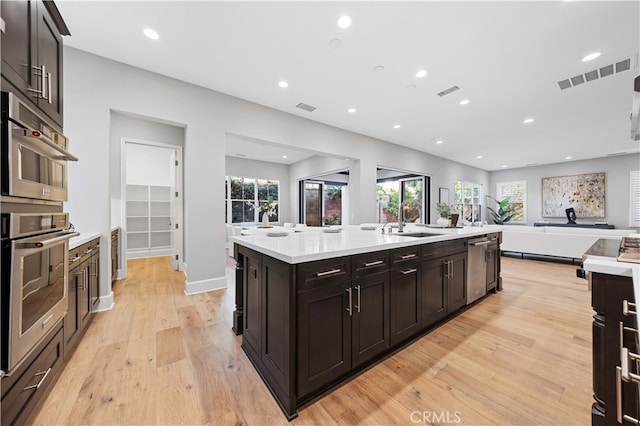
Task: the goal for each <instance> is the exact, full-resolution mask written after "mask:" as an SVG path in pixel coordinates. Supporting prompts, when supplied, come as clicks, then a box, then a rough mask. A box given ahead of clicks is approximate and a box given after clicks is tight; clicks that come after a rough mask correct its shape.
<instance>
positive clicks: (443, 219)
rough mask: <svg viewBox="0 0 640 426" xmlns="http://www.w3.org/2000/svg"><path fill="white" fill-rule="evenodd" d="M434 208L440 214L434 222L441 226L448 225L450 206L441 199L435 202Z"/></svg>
mask: <svg viewBox="0 0 640 426" xmlns="http://www.w3.org/2000/svg"><path fill="white" fill-rule="evenodd" d="M436 210H438V215H439V216H440V217H439V218H438V220H437V221H436V223H437V224H438V225H441V226H449V216H451V207H449V205H448V204H447V203H443V202H442V201H440V202H438V203H436Z"/></svg>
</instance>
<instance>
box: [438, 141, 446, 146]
mask: <svg viewBox="0 0 640 426" xmlns="http://www.w3.org/2000/svg"><path fill="white" fill-rule="evenodd" d="M436 143H437V144H438V145H440V144H441V143H444V141H436Z"/></svg>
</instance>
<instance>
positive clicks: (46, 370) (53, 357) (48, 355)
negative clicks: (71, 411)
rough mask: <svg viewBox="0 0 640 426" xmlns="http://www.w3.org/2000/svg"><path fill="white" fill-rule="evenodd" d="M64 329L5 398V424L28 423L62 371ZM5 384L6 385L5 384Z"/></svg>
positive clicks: (3, 414)
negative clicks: (29, 417)
mask: <svg viewBox="0 0 640 426" xmlns="http://www.w3.org/2000/svg"><path fill="white" fill-rule="evenodd" d="M62 341H63V338H62V328H60V329H59V330H58V332H57V333H56V334H55V336H54V337H53V339H51V341H49V343H48V344H46V346H44V348H43V349H41V352H40V353H39V354H38V355H37V357H36V358H35V359H34V360H33V362H32V363H31V365H29V367H27V369H26V370H25V372H24V373H23V374H22V375H21V376H20V378H19V379H17V380H16V381H15V383H14V384H13V386H12V387H11V389H10V390H9V391H8V392H7V393H6V394H5V396H4V397H3V398H2V423H3V424H5V425H10V424H14V423H24V420H26V418H27V416H29V414H31V412H33V409H34V407H35V405H36V404H37V402H38V401H39V400H40V399H41V398H42V396H43V395H44V394H46V392H47V391H48V390H49V388H50V387H51V385H52V384H53V382H54V381H55V378H56V376H57V375H58V374H59V372H60V369H61V368H62V362H63V352H62V347H63V345H62ZM3 385H4V383H3Z"/></svg>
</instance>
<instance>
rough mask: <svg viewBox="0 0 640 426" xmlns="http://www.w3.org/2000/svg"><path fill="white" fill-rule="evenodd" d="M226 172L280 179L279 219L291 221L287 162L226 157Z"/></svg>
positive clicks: (280, 221)
mask: <svg viewBox="0 0 640 426" xmlns="http://www.w3.org/2000/svg"><path fill="white" fill-rule="evenodd" d="M225 165H226V168H225V173H226V175H227V176H244V177H249V178H258V179H275V180H278V181H280V189H279V193H278V206H279V211H278V213H279V217H278V219H279V221H278V223H284V222H291V220H290V218H291V211H290V209H289V203H290V199H291V191H290V188H291V187H290V185H289V166H288V165H287V164H278V163H270V162H267V161H256V160H249V159H246V158H238V157H232V156H227V157H226V164H225Z"/></svg>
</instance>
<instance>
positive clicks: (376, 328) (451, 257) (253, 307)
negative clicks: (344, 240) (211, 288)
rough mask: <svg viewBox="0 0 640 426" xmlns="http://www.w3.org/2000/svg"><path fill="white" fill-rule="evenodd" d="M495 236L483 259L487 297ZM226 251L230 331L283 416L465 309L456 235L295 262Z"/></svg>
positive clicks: (463, 252)
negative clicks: (229, 257)
mask: <svg viewBox="0 0 640 426" xmlns="http://www.w3.org/2000/svg"><path fill="white" fill-rule="evenodd" d="M500 235H501V234H500V233H494V234H489V237H491V238H493V239H492V242H493V244H494V250H495V251H493V252H492V254H491V255H490V256H489V255H487V258H486V261H487V270H488V271H489V269H491V270H492V272H491V273H489V272H487V278H488V280H487V288H488V290H489V291H493V292H496V291H498V290H499V289H501V286H500V284H499V281H500V256H499V253H500V251H499V244H500ZM234 253H235V259H236V261H237V266H236V283H237V285H236V311H235V312H234V331H235V332H236V333H237V334H242V335H243V339H242V348H243V350H244V351H245V353H246V354H247V356H248V357H249V359H250V360H251V362H252V363H253V365H254V367H255V368H256V370H257V371H258V373H259V374H260V376H261V377H262V379H263V381H264V382H265V383H266V385H267V387H268V388H269V390H270V391H271V393H272V394H273V396H274V397H275V399H276V401H277V402H278V404H279V405H280V407H281V409H282V410H283V412H284V414H285V416H286V417H287V418H288V419H293V418H295V417H296V416H297V410H298V408H300V407H301V406H303V405H304V404H307V403H309V402H311V401H312V400H314V399H315V398H317V397H319V396H320V395H322V394H324V393H326V392H328V391H329V390H331V389H332V388H333V387H336V386H337V385H339V384H340V383H342V382H344V381H345V380H347V379H348V378H350V377H352V376H353V375H355V374H357V373H358V372H361V371H362V370H364V369H365V368H367V367H368V366H371V365H373V364H375V363H376V362H378V361H380V360H381V359H382V358H383V357H385V356H387V355H388V354H390V353H391V352H393V351H394V350H397V349H398V348H399V347H401V346H403V345H406V344H407V343H409V342H411V341H412V340H413V339H415V338H417V337H418V336H421V335H423V334H424V333H426V332H428V331H429V330H431V329H433V327H435V326H436V325H437V324H439V323H440V322H442V321H443V320H445V319H447V318H448V317H449V316H451V315H452V314H455V313H456V312H457V311H459V310H460V309H461V308H462V307H463V306H465V304H466V273H467V271H466V258H467V238H463V237H461V238H458V239H455V240H448V241H442V242H434V243H427V244H421V245H412V246H408V247H400V248H395V249H390V250H381V251H373V252H369V253H362V254H356V255H351V256H341V257H335V258H328V259H324V260H317V261H311V262H306V263H299V264H289V263H286V262H283V261H281V260H278V259H275V258H273V257H271V256H269V255H266V254H262V253H260V252H258V251H255V250H252V249H250V248H247V247H245V246H241V245H239V244H237V243H236V244H234ZM489 280H490V281H489Z"/></svg>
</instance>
